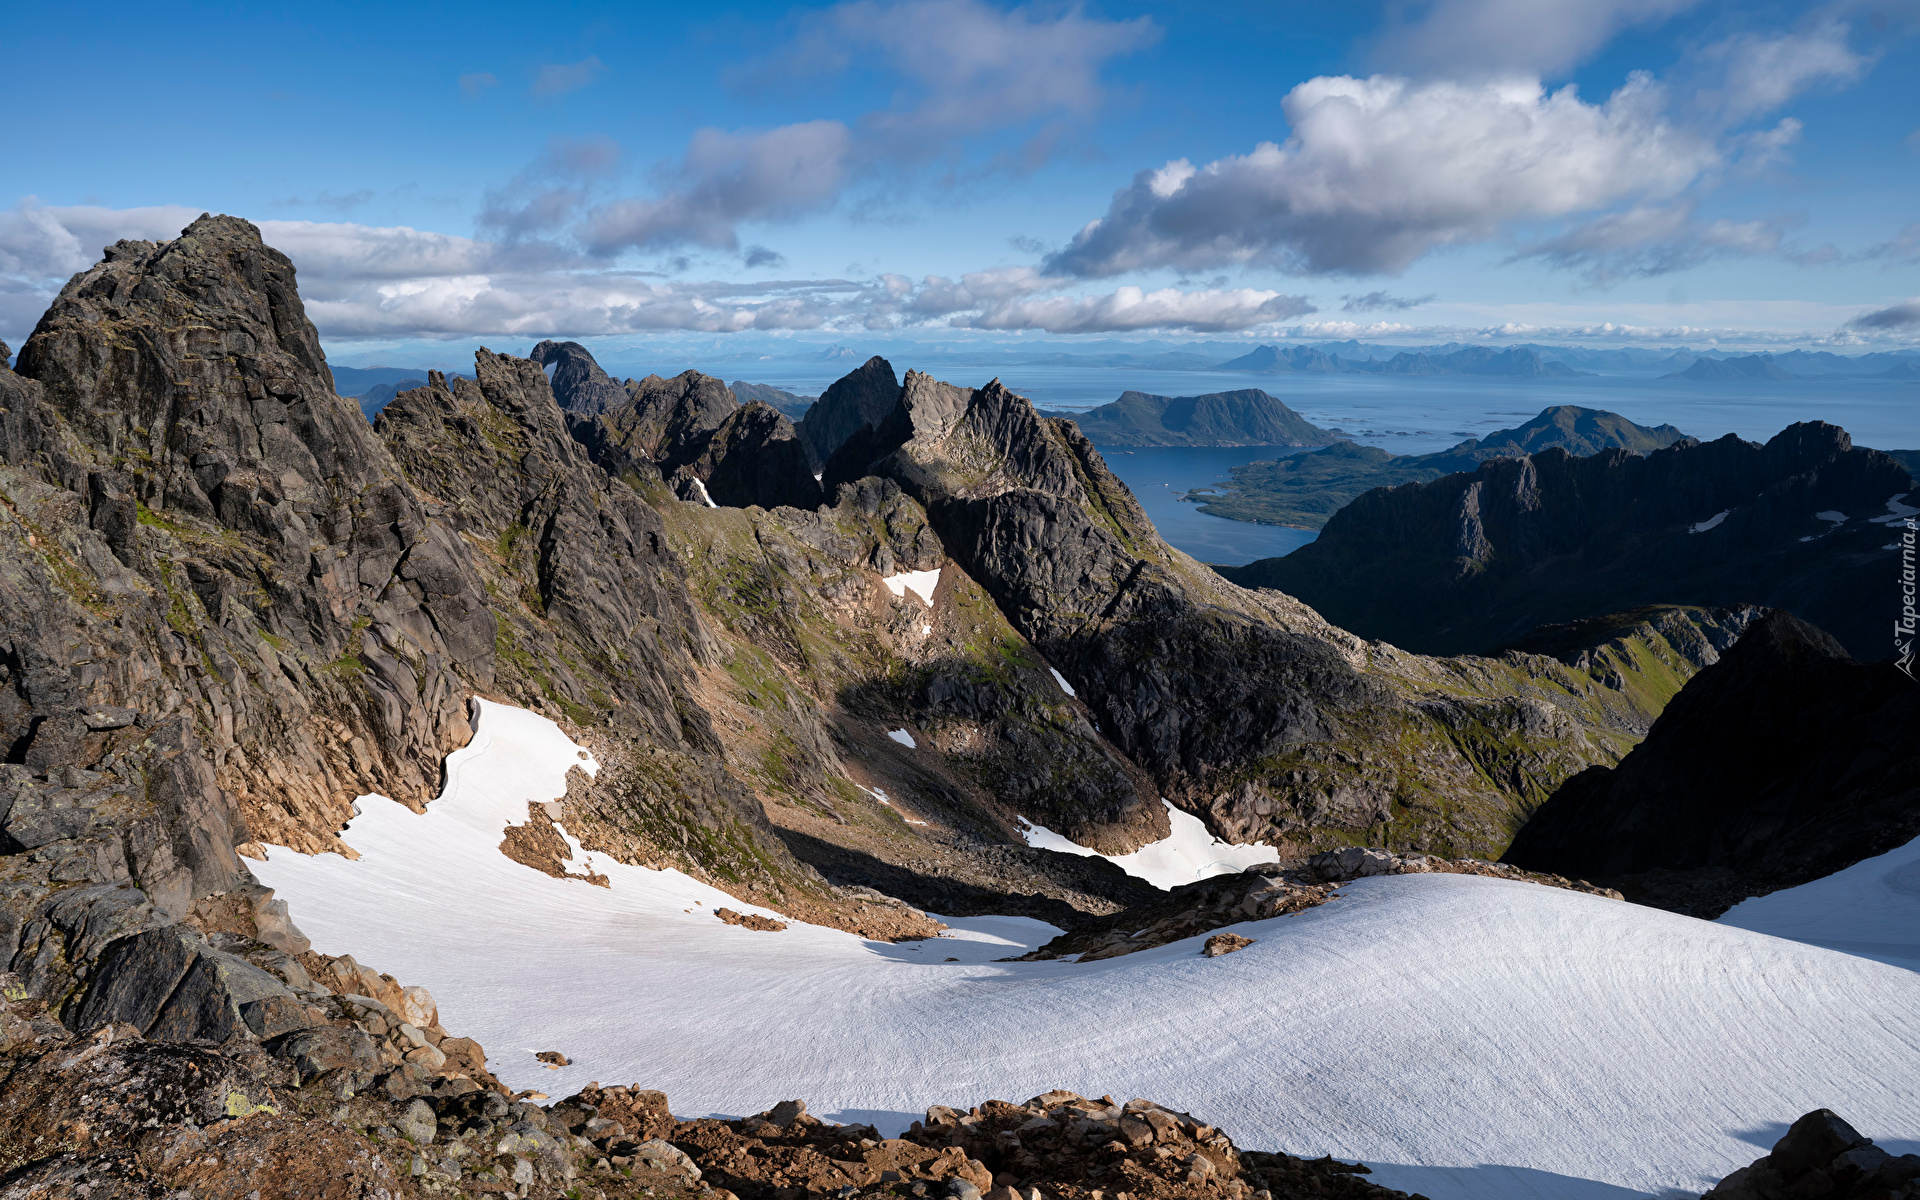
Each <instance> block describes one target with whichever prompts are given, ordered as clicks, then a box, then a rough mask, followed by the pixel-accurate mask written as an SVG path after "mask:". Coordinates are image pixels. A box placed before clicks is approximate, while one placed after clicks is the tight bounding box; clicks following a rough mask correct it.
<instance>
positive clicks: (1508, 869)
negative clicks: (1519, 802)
mask: <svg viewBox="0 0 1920 1200" xmlns="http://www.w3.org/2000/svg"><path fill="white" fill-rule="evenodd" d="M1376 875H1479V876H1483V877H1486V878H1490V879H1512V880H1516V881H1518V882H1521V883H1535V884H1540V885H1542V886H1545V887H1557V888H1565V889H1567V890H1568V891H1575V892H1586V893H1588V894H1589V895H1595V896H1605V897H1607V898H1608V899H1610V900H1619V899H1621V898H1622V897H1621V895H1620V893H1619V892H1617V891H1614V890H1612V889H1610V888H1601V887H1595V886H1593V885H1592V884H1590V883H1587V882H1585V881H1583V880H1577V879H1566V878H1562V877H1561V876H1558V875H1547V874H1543V873H1541V872H1537V871H1523V870H1521V869H1519V868H1517V867H1513V866H1509V865H1507V864H1505V863H1493V862H1486V861H1484V860H1481V859H1472V858H1467V859H1446V858H1439V857H1436V856H1434V855H1431V854H1396V853H1394V852H1393V851H1391V850H1384V849H1380V848H1379V847H1365V848H1363V847H1360V846H1347V847H1344V848H1342V849H1339V850H1326V851H1322V852H1321V853H1319V854H1316V855H1314V856H1313V857H1312V858H1310V859H1308V860H1307V861H1306V862H1304V863H1298V864H1295V865H1292V866H1288V865H1285V864H1280V863H1263V864H1261V865H1260V866H1257V867H1249V868H1248V869H1247V870H1245V871H1242V872H1240V873H1238V874H1234V875H1215V876H1213V877H1212V878H1210V879H1202V880H1199V881H1198V882H1195V883H1183V884H1181V885H1180V886H1178V887H1176V888H1173V889H1171V890H1170V891H1168V892H1165V893H1162V894H1161V895H1158V896H1155V897H1154V898H1153V899H1151V900H1149V901H1148V902H1146V903H1144V904H1136V905H1132V906H1130V907H1127V908H1124V909H1122V910H1120V911H1119V912H1115V913H1107V914H1105V915H1103V916H1097V917H1089V918H1086V919H1084V920H1082V921H1081V922H1080V923H1079V925H1078V926H1077V927H1076V928H1074V929H1072V930H1070V931H1068V932H1067V933H1063V934H1061V935H1060V936H1059V937H1057V938H1054V939H1053V940H1052V941H1050V942H1048V943H1047V944H1045V945H1044V946H1041V947H1040V948H1039V949H1037V950H1032V951H1029V952H1028V953H1026V954H1023V955H1021V956H1020V957H1019V958H1017V959H1013V960H1011V961H1014V962H1041V961H1045V960H1047V959H1055V958H1065V957H1067V956H1068V955H1079V958H1078V959H1077V960H1076V961H1079V962H1091V961H1092V960H1094V959H1099V958H1118V957H1119V956H1121V955H1123V954H1132V953H1134V952H1135V951H1139V950H1151V949H1152V948H1154V947H1155V946H1164V945H1166V944H1167V943H1168V942H1178V941H1183V940H1185V939H1187V938H1191V937H1199V936H1200V935H1201V934H1203V933H1205V932H1207V931H1208V930H1210V929H1218V928H1220V927H1221V926H1222V925H1237V924H1239V923H1240V922H1242V921H1265V920H1268V919H1270V918H1273V917H1290V916H1292V915H1293V914H1295V913H1298V912H1305V911H1306V910H1307V909H1309V908H1315V907H1317V906H1319V905H1321V904H1325V903H1326V902H1327V901H1329V900H1333V899H1337V898H1338V892H1337V890H1336V889H1338V888H1339V886H1340V885H1341V884H1343V883H1348V882H1351V881H1353V880H1355V879H1369V878H1372V877H1373V876H1376ZM1219 936H1222V937H1228V938H1237V937H1238V935H1235V934H1222V935H1219ZM1211 944H1212V939H1209V940H1208V945H1209V946H1211ZM1251 944H1252V943H1251V942H1249V941H1247V940H1246V939H1244V938H1241V939H1239V941H1238V943H1237V944H1234V945H1232V949H1235V950H1238V949H1242V948H1244V947H1245V946H1248V945H1251ZM1206 953H1207V957H1209V958H1213V957H1217V956H1218V955H1217V954H1216V953H1214V952H1213V951H1211V950H1208V951H1207V952H1206Z"/></svg>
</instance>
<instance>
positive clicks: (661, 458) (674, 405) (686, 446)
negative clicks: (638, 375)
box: [572, 371, 740, 478]
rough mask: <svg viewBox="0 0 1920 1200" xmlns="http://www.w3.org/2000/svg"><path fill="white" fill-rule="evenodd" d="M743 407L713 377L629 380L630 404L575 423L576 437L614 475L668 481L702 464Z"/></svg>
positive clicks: (693, 374)
mask: <svg viewBox="0 0 1920 1200" xmlns="http://www.w3.org/2000/svg"><path fill="white" fill-rule="evenodd" d="M739 407H740V403H739V401H738V400H737V399H735V397H734V394H733V392H732V391H731V390H729V389H728V387H727V385H726V384H724V383H722V382H720V381H719V380H718V379H715V378H714V377H713V376H711V375H702V374H701V373H700V372H698V371H683V372H681V373H680V374H678V375H676V376H674V377H673V378H672V379H662V378H660V377H659V376H658V375H649V376H647V377H646V378H645V379H638V380H635V379H630V380H628V381H627V398H626V400H624V401H623V402H621V403H620V404H618V405H617V406H615V407H613V408H611V409H608V410H607V411H605V412H602V413H599V414H596V415H594V416H590V417H586V418H583V419H581V420H577V421H574V422H573V423H572V427H573V435H574V436H575V437H576V438H578V439H579V440H580V441H581V443H582V444H584V445H585V446H586V447H587V451H588V453H589V454H590V455H591V456H592V457H593V460H594V461H595V462H597V463H599V464H600V465H601V466H602V467H604V468H605V469H606V471H607V473H608V474H610V475H613V476H615V477H619V476H621V475H623V474H625V473H626V472H628V471H631V470H638V471H639V472H640V474H641V477H643V478H644V477H646V476H648V475H652V474H654V473H655V471H656V470H657V472H658V473H659V474H662V475H667V474H672V473H673V472H674V471H676V470H678V469H679V468H680V467H682V466H685V465H686V464H688V463H690V462H692V461H693V460H695V459H697V458H699V457H700V455H701V453H702V451H704V450H705V449H706V446H707V442H708V440H709V439H710V438H711V437H712V436H713V434H714V431H716V430H718V429H719V428H720V426H721V425H722V424H724V423H725V422H726V419H727V418H728V417H730V416H732V415H733V412H734V410H735V409H737V408H739ZM642 464H648V465H646V466H643V465H642Z"/></svg>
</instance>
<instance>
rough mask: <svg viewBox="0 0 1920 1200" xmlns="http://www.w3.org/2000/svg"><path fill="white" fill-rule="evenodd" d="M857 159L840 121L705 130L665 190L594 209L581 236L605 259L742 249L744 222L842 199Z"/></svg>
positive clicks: (785, 215)
mask: <svg viewBox="0 0 1920 1200" xmlns="http://www.w3.org/2000/svg"><path fill="white" fill-rule="evenodd" d="M852 159H853V137H852V134H851V133H850V132H849V131H848V129H847V127H846V126H845V125H843V124H841V123H840V122H838V121H806V122H803V123H801V124H797V125H783V126H781V127H780V128H778V129H770V130H767V131H765V132H763V133H728V132H725V131H722V130H718V129H702V130H700V131H699V132H698V133H696V134H694V135H693V139H692V141H691V142H690V143H689V144H688V146H687V153H686V156H685V157H684V158H683V159H682V160H681V162H680V163H679V165H678V166H677V167H675V168H674V169H673V170H672V171H671V173H670V175H669V179H670V182H669V184H668V186H666V187H665V188H663V189H662V190H661V191H660V192H658V193H656V194H655V195H652V196H646V197H632V198H629V199H625V200H618V201H614V202H612V203H610V204H604V205H601V206H599V207H597V208H595V209H593V210H592V211H590V212H589V213H588V214H587V217H586V221H585V224H584V227H583V228H582V230H581V232H580V237H581V239H582V241H584V242H585V244H586V245H587V247H588V248H589V249H590V250H591V251H592V252H593V253H595V254H600V255H614V254H618V253H619V252H620V251H622V250H626V249H640V250H659V249H665V248H667V247H671V246H675V245H682V244H687V243H691V244H693V245H696V246H708V247H713V248H717V249H725V250H734V249H738V247H739V244H740V239H739V233H738V227H739V225H740V223H741V222H744V221H770V220H782V219H792V218H795V217H799V216H804V215H806V214H807V213H810V212H816V211H818V210H819V209H821V208H823V207H826V206H828V205H830V204H832V203H833V202H835V201H836V200H838V199H839V198H840V193H841V191H842V189H844V188H845V187H846V183H847V179H848V176H849V174H850V173H851V171H852V169H853V161H852Z"/></svg>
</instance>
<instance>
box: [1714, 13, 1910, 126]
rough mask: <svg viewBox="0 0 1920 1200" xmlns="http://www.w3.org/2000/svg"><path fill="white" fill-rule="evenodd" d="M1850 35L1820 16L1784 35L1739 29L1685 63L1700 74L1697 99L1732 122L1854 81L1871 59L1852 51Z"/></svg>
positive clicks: (1841, 25) (1842, 24) (1844, 27)
mask: <svg viewBox="0 0 1920 1200" xmlns="http://www.w3.org/2000/svg"><path fill="white" fill-rule="evenodd" d="M1849 33H1850V30H1849V28H1848V26H1847V25H1846V23H1845V22H1842V21H1840V20H1837V19H1835V18H1834V17H1832V16H1830V15H1820V16H1816V17H1814V18H1812V19H1810V20H1809V21H1808V22H1806V23H1804V24H1803V25H1802V26H1801V27H1800V28H1798V29H1795V30H1793V31H1791V32H1788V33H1766V34H1763V33H1743V34H1739V35H1737V36H1734V37H1730V38H1727V39H1725V40H1724V41H1720V42H1717V43H1715V44H1713V45H1711V46H1709V47H1707V48H1706V49H1705V50H1703V51H1701V52H1700V54H1699V55H1698V56H1697V60H1696V61H1695V62H1693V63H1692V64H1690V66H1691V68H1692V69H1693V70H1695V71H1697V72H1699V73H1700V74H1702V75H1703V76H1704V77H1705V79H1704V82H1703V83H1702V85H1701V86H1700V89H1699V93H1698V96H1697V97H1696V103H1697V104H1698V105H1699V106H1700V107H1701V108H1702V109H1704V110H1705V111H1707V112H1709V113H1711V114H1713V115H1714V116H1716V117H1717V118H1718V119H1719V120H1721V121H1723V122H1726V123H1728V124H1736V123H1738V122H1741V121H1745V120H1749V119H1751V118H1753V117H1757V116H1761V115H1763V114H1766V113H1769V112H1772V111H1773V110H1774V109H1777V108H1779V107H1780V106H1781V105H1782V104H1785V103H1786V102H1787V101H1789V100H1791V99H1793V98H1794V97H1795V96H1797V95H1799V94H1800V93H1802V92H1805V91H1807V90H1809V89H1811V88H1815V87H1822V86H1836V85H1843V84H1849V83H1853V82H1855V81H1856V80H1858V79H1859V78H1860V77H1861V76H1862V75H1864V74H1866V72H1867V68H1868V67H1870V66H1871V65H1872V63H1873V59H1872V57H1871V56H1869V55H1865V54H1855V53H1854V52H1853V50H1852V48H1851V47H1850V46H1849V45H1848V37H1849Z"/></svg>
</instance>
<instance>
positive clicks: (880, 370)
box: [799, 354, 900, 464]
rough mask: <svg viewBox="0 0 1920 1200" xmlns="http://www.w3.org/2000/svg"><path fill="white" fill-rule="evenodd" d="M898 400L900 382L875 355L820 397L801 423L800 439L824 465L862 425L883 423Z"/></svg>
mask: <svg viewBox="0 0 1920 1200" xmlns="http://www.w3.org/2000/svg"><path fill="white" fill-rule="evenodd" d="M899 400H900V380H899V378H898V377H897V376H896V375H895V374H894V373H893V364H892V363H890V362H888V361H887V360H886V359H884V358H881V357H880V356H879V355H877V354H876V355H874V356H873V357H872V358H870V359H868V360H867V361H866V362H865V363H863V364H862V365H861V366H860V367H859V368H857V369H855V370H853V371H850V372H848V373H847V374H846V375H843V376H841V377H840V378H839V379H837V380H835V381H834V382H833V383H832V385H830V386H829V387H828V388H827V390H826V391H824V392H822V393H821V394H820V399H819V400H817V401H815V402H814V405H813V407H812V408H809V409H808V410H807V414H806V416H805V417H803V418H802V419H801V421H800V426H799V430H800V437H801V439H802V440H803V441H805V442H806V444H807V446H808V448H809V449H811V450H812V451H813V457H814V461H815V462H816V463H820V464H825V463H826V462H827V460H828V459H830V458H832V457H833V452H834V451H835V450H838V449H839V448H840V446H841V444H842V443H843V442H845V441H846V440H847V439H848V438H850V437H852V436H853V435H854V434H856V433H858V432H860V429H861V427H862V426H864V425H875V426H877V425H879V424H880V423H881V422H882V421H885V420H886V419H887V417H888V416H889V415H890V414H891V413H892V412H893V409H894V405H895V404H897V403H899Z"/></svg>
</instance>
